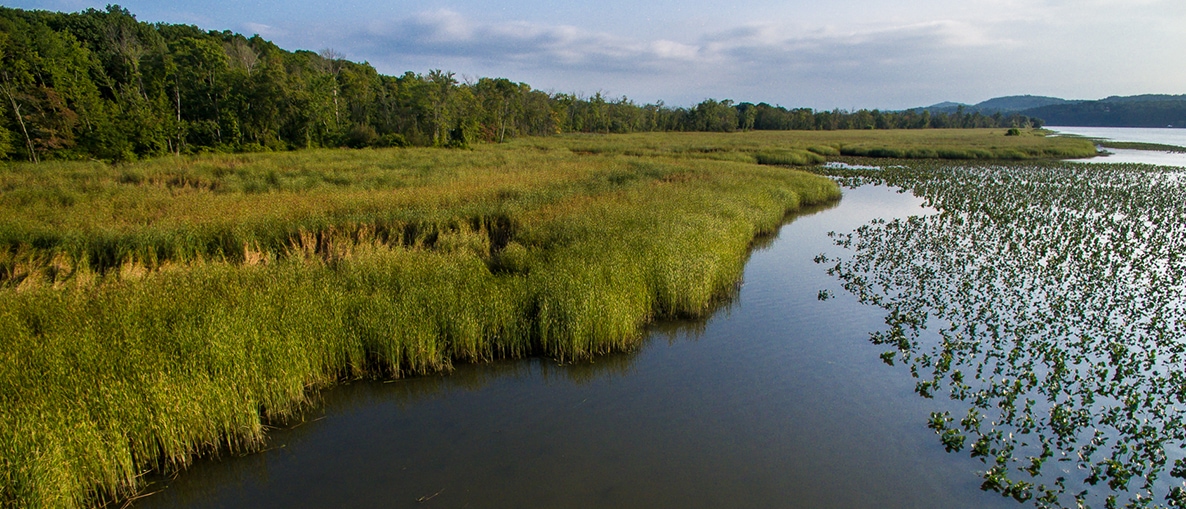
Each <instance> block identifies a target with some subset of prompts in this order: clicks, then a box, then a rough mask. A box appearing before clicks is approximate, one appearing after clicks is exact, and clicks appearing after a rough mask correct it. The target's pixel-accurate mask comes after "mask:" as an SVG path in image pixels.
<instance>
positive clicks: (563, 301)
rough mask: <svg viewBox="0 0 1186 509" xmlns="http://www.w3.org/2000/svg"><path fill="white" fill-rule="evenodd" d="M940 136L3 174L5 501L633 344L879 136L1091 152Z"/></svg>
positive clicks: (763, 137) (618, 143) (358, 155)
mask: <svg viewBox="0 0 1186 509" xmlns="http://www.w3.org/2000/svg"><path fill="white" fill-rule="evenodd" d="M929 135H930V136H932V138H927V137H926V136H921V135H917V134H912V133H911V134H907V133H901V134H892V135H891V134H881V133H875V134H871V133H851V132H843V133H839V132H838V133H794V135H790V134H786V133H747V134H737V135H726V134H715V135H713V134H703V133H689V134H685V135H681V134H651V135H625V136H608V137H607V136H561V137H553V138H543V139H521V140H515V141H513V142H510V143H505V144H498V145H481V146H477V147H475V148H474V149H472V150H452V151H450V150H439V149H383V150H310V151H303V152H295V153H279V154H277V153H272V154H240V155H209V156H202V157H179V158H163V159H157V160H152V161H146V162H141V163H136V164H127V165H116V166H112V165H107V164H103V163H63V162H46V163H43V164H40V165H32V164H13V165H9V166H4V167H3V168H0V503H2V504H3V505H4V506H6V507H83V506H95V505H101V504H103V503H107V502H112V501H118V500H123V499H126V498H128V497H130V496H132V495H134V494H135V492H136V491H137V489H139V487H140V486H142V482H141V477H142V476H143V475H144V474H145V473H146V472H148V471H157V472H170V471H175V470H177V469H180V468H183V467H184V466H185V465H187V464H188V463H189V462H190V461H192V460H193V459H194V458H195V457H197V456H200V455H217V454H220V453H225V452H231V453H237V452H242V451H250V450H253V449H255V448H258V447H259V446H260V444H261V441H262V440H263V439H264V433H265V429H266V426H267V425H268V424H269V423H277V422H283V421H285V420H286V419H289V418H291V417H292V416H294V415H296V414H297V413H299V412H301V410H302V408H303V407H304V406H305V405H307V404H308V402H309V397H310V395H311V394H313V393H314V391H316V390H317V389H318V388H320V387H324V386H327V385H329V384H333V383H335V382H336V381H338V380H342V379H349V378H358V377H403V376H410V375H417V374H425V373H435V372H442V371H448V370H450V369H451V368H452V366H453V365H454V363H458V362H481V361H488V360H491V359H498V358H514V357H523V356H530V355H543V356H549V357H553V358H557V359H560V360H563V361H570V360H581V359H587V358H589V357H590V356H593V355H597V354H601V353H607V352H615V351H624V350H630V349H632V348H634V347H635V346H636V345H637V344H638V342H639V340H640V339H641V333H640V331H641V327H642V326H643V325H644V324H646V323H648V322H650V321H653V320H656V319H662V318H669V317H694V316H700V315H702V314H704V313H706V312H708V311H709V310H710V309H711V308H712V307H713V306H714V305H715V304H717V303H718V302H719V300H720V299H721V298H722V296H724V295H727V294H729V292H731V291H732V290H733V289H734V288H735V285H736V282H737V281H738V278H739V277H740V274H741V271H742V268H743V265H744V263H745V260H746V258H747V256H748V252H749V249H750V247H751V245H752V243H753V242H754V240H755V238H760V237H761V236H762V235H764V234H769V233H771V232H773V231H775V229H776V228H777V227H778V226H779V225H780V224H781V223H782V222H783V221H784V219H785V217H786V214H787V213H788V212H791V211H794V210H797V209H799V208H800V207H802V206H807V205H812V204H820V203H825V202H829V201H834V200H836V199H837V198H838V197H839V194H840V193H839V189H838V187H837V186H836V185H835V184H834V183H833V182H831V181H830V180H828V179H826V178H824V177H819V176H816V175H811V174H808V173H805V172H800V171H796V170H792V169H789V168H786V167H776V166H768V165H770V164H775V165H801V164H812V163H816V162H819V161H822V159H823V158H824V157H825V156H834V155H838V154H842V153H844V151H845V147H849V146H852V145H854V144H857V145H859V144H862V143H864V144H869V145H870V146H872V145H874V144H899V145H900V144H909V143H915V144H927V143H930V142H928V140H931V142H934V143H935V144H938V145H940V146H946V145H958V144H960V143H969V144H972V145H976V144H978V143H980V144H984V143H987V144H990V145H991V144H993V143H1000V144H1002V146H1006V145H1005V144H1006V143H1009V142H1012V141H1015V139H1017V138H1020V139H1021V140H1025V141H1024V143H1032V144H1035V146H1036V145H1041V144H1043V143H1046V144H1052V145H1057V146H1063V145H1064V144H1068V143H1071V144H1072V145H1073V144H1074V143H1088V144H1090V143H1089V142H1083V141H1075V142H1073V143H1072V142H1068V141H1066V140H1046V141H1043V140H1045V139H1044V138H1040V137H1035V136H1031V137H1028V138H1027V137H1025V136H1022V137H1010V138H1005V137H1004V136H1003V135H1002V136H995V133H993V132H989V131H984V132H980V133H979V135H976V134H974V133H972V134H967V133H965V134H962V135H956V134H953V133H949V132H938V131H932V132H930V133H929ZM961 136H966V137H961ZM976 140H979V141H976ZM985 140H988V141H985ZM1068 146H1069V145H1068ZM758 162H762V163H764V164H766V166H763V165H758V164H755V163H758Z"/></svg>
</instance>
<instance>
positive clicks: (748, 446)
mask: <svg viewBox="0 0 1186 509" xmlns="http://www.w3.org/2000/svg"><path fill="white" fill-rule="evenodd" d="M930 212H933V211H930V210H928V209H924V208H923V207H922V202H921V200H919V199H918V198H916V197H914V196H912V195H911V194H909V193H898V192H896V191H894V190H891V189H889V188H886V187H877V186H865V187H861V188H858V189H850V190H846V191H845V196H844V199H843V200H842V201H841V202H840V203H839V204H837V205H833V206H831V207H828V208H823V209H818V210H814V211H809V212H808V213H805V214H803V215H801V216H800V217H798V218H795V219H794V220H793V221H791V222H789V223H788V224H786V225H785V226H784V227H783V228H782V229H781V232H780V233H779V234H778V236H777V237H775V238H773V239H767V240H766V241H765V242H764V243H763V244H762V245H760V246H759V247H758V248H757V249H756V250H755V251H754V253H753V254H752V257H751V259H750V261H749V263H748V265H747V267H746V270H745V276H744V283H743V284H742V285H741V287H740V290H739V292H738V293H737V295H736V296H735V297H734V298H733V299H732V300H731V301H730V302H729V303H728V304H727V305H726V306H725V307H723V308H721V309H719V310H717V311H716V312H715V313H714V314H713V315H712V316H711V317H709V318H708V319H706V320H703V321H699V322H687V321H685V322H668V323H661V324H657V325H655V326H654V327H652V328H651V331H650V333H649V337H648V338H647V340H646V341H645V343H644V344H643V346H642V347H641V348H639V349H638V350H637V351H635V352H632V353H630V354H622V355H613V356H607V357H601V358H598V359H596V360H595V361H593V362H590V363H583V364H575V365H565V366H558V365H556V363H555V362H554V361H551V360H546V359H526V360H517V361H505V362H497V363H493V364H490V365H477V366H460V367H459V368H458V369H456V370H455V372H453V373H452V374H450V375H448V376H434V377H423V378H415V379H409V380H402V381H392V382H387V383H384V382H356V383H352V384H349V385H344V386H340V387H336V388H334V389H332V390H328V391H326V392H324V393H323V395H322V399H321V402H320V404H319V405H318V407H317V409H316V410H314V411H311V412H310V413H309V415H307V421H306V422H305V423H304V424H300V425H298V426H296V427H294V428H292V429H288V430H275V431H273V432H271V433H270V440H269V443H268V446H267V450H266V451H264V452H260V453H255V454H251V455H247V456H244V457H235V458H222V459H221V460H203V461H200V462H198V463H197V464H196V465H194V466H193V467H192V468H190V469H188V470H187V471H185V472H183V473H182V474H181V475H179V476H178V477H177V478H176V479H173V480H158V481H157V482H156V483H155V484H153V485H152V486H151V487H150V488H149V490H148V491H150V492H152V491H158V492H157V493H155V494H153V495H151V496H148V497H145V498H143V499H141V500H140V501H139V502H138V504H137V506H138V507H142V508H156V507H192V508H198V507H327V506H338V507H347V506H348V507H560V506H563V507H837V508H840V507H881V508H907V507H910V508H930V507H934V508H950V507H1017V506H1018V505H1017V503H1016V502H1013V501H1012V500H1008V499H1004V498H1002V497H1001V496H1000V495H998V494H996V493H989V492H984V491H981V490H980V489H979V484H980V482H981V479H980V477H979V476H978V475H977V472H980V471H983V470H985V468H986V467H985V465H984V464H983V463H981V462H980V461H979V460H975V459H972V458H970V457H968V456H967V455H966V454H949V453H946V452H945V451H944V449H943V447H942V446H941V445H940V441H939V440H938V439H937V437H936V436H935V434H934V432H933V431H931V430H929V429H928V428H927V426H926V423H927V419H928V416H929V414H930V412H931V411H934V410H943V409H945V408H947V407H946V406H945V405H949V403H948V402H946V401H944V400H940V399H935V400H926V399H923V398H919V397H918V396H917V395H916V394H915V393H914V390H913V389H914V383H915V381H914V380H913V379H911V378H910V377H909V376H908V375H907V374H906V373H905V372H904V371H903V370H902V369H901V367H900V366H899V367H896V368H895V367H890V366H887V365H885V364H884V363H882V361H881V360H880V359H879V358H878V354H879V353H881V351H882V349H881V348H879V347H876V346H874V345H872V344H871V343H870V342H869V332H870V331H873V330H878V329H883V328H884V327H885V326H884V323H883V316H884V313H883V312H882V310H880V309H878V308H876V307H873V306H865V305H861V304H859V303H858V302H857V301H856V299H855V298H854V297H853V296H851V295H849V294H848V293H847V292H845V291H844V290H842V289H841V287H840V286H839V283H838V282H837V281H836V280H835V279H834V278H832V277H830V276H828V275H826V274H825V273H824V270H823V267H822V266H820V265H818V264H816V263H814V262H813V260H812V259H813V258H814V257H815V256H816V255H817V254H820V253H829V254H838V253H837V251H838V249H839V248H837V247H835V246H833V245H832V243H831V241H830V239H829V238H828V237H827V235H826V234H827V232H828V231H832V230H835V231H850V230H852V229H854V228H856V227H857V226H859V225H861V224H864V223H866V222H868V221H869V220H870V219H872V218H876V217H903V216H908V215H912V214H926V213H930ZM821 290H824V291H827V292H828V293H830V294H832V295H833V296H834V297H833V298H831V299H826V300H820V298H819V296H820V291H821ZM952 409H955V408H954V407H952Z"/></svg>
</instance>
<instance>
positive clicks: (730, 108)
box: [0, 6, 1032, 161]
mask: <svg viewBox="0 0 1186 509" xmlns="http://www.w3.org/2000/svg"><path fill="white" fill-rule="evenodd" d="M0 96H2V97H0V159H4V158H8V159H14V160H29V161H37V160H40V159H102V160H107V161H123V160H133V159H138V158H143V157H146V156H156V155H162V154H166V153H174V154H189V153H199V152H206V151H216V152H259V151H266V150H271V151H275V150H287V149H294V148H313V147H339V146H347V147H355V148H357V147H364V146H374V147H387V146H405V145H418V146H429V145H435V146H465V145H467V144H469V143H471V142H474V141H497V142H502V141H506V140H507V139H510V138H514V137H517V136H525V135H535V136H540V135H549V134H555V133H562V132H589V133H629V132H642V131H717V132H719V131H736V130H751V129H776V130H782V129H808V130H822V129H828V130H831V129H891V128H927V127H1010V126H1029V125H1031V124H1032V121H1031V120H1030V119H1028V118H1025V117H1020V116H1016V115H1014V116H1006V117H1003V116H1000V115H996V116H984V115H980V114H978V113H977V114H963V113H952V114H931V113H923V114H916V113H914V112H880V111H876V110H874V111H866V110H861V111H856V112H846V111H839V110H836V111H820V112H816V111H813V110H811V109H807V108H800V109H793V110H789V109H787V108H783V107H780V106H771V105H768V104H765V103H763V104H758V105H753V104H749V103H742V104H734V103H733V102H732V101H729V100H725V101H717V100H712V99H708V100H705V101H703V102H701V103H700V104H697V105H696V106H694V107H690V108H671V107H667V106H664V105H663V104H662V103H660V104H647V105H638V104H636V103H634V102H632V101H630V100H629V99H627V98H625V97H622V98H607V97H604V96H602V95H601V94H600V93H599V94H595V95H593V96H592V97H579V96H576V95H573V94H563V93H558V94H548V93H545V92H542V91H539V90H535V89H532V88H531V87H530V86H529V85H527V84H525V83H515V82H512V81H510V80H507V79H503V78H498V79H493V78H481V79H478V80H477V81H476V82H459V81H458V80H457V78H456V77H455V75H454V74H453V73H451V72H445V71H440V70H434V71H430V72H428V73H427V74H416V73H413V72H407V73H404V74H403V75H401V76H385V75H381V74H379V73H378V72H377V71H376V70H375V69H374V68H373V67H372V66H370V65H369V64H367V63H355V62H351V61H348V60H345V59H344V58H343V55H341V54H339V53H336V52H334V51H332V50H328V49H327V50H323V51H321V52H319V53H313V52H310V51H295V52H289V51H285V50H283V49H280V48H279V47H277V46H276V45H275V44H272V43H271V42H268V41H266V40H264V39H262V38H260V37H259V36H253V37H244V36H242V35H239V34H234V33H231V32H226V31H224V32H218V31H210V32H206V31H203V30H200V29H199V28H197V27H194V26H187V25H170V24H149V23H143V22H139V21H137V20H136V19H135V18H134V17H133V16H132V15H131V14H130V13H129V12H128V11H126V10H124V9H121V8H119V7H116V6H112V7H109V8H107V9H106V10H103V11H99V10H94V9H91V10H87V11H84V12H80V13H73V14H66V13H54V12H44V11H24V10H19V9H11V8H4V7H0Z"/></svg>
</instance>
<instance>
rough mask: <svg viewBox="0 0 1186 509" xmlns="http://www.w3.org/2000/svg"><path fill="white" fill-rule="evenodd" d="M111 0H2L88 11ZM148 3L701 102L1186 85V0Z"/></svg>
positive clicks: (367, 49)
mask: <svg viewBox="0 0 1186 509" xmlns="http://www.w3.org/2000/svg"><path fill="white" fill-rule="evenodd" d="M107 3H109V2H108V1H92V0H0V5H5V6H8V7H19V8H24V9H46V10H57V11H78V10H82V9H86V8H90V7H95V8H103V7H104V6H105V5H106V4H107ZM119 4H120V5H122V6H123V7H125V8H127V9H128V10H130V11H131V12H132V13H133V14H135V15H136V17H137V19H139V20H140V21H148V22H168V23H185V24H192V25H197V26H199V27H201V28H203V29H207V30H232V31H235V32H240V33H243V34H245V35H248V36H250V35H252V34H259V35H260V36H262V37H264V38H266V39H269V40H271V41H273V42H275V43H276V44H278V45H279V46H280V47H282V48H285V49H287V50H297V49H308V50H313V51H320V50H322V49H327V48H329V49H333V50H335V51H337V52H338V53H341V54H344V55H345V56H346V58H348V59H350V60H354V61H367V62H370V63H371V65H373V66H375V68H376V69H378V70H379V72H381V73H384V74H393V75H394V74H403V73H404V72H405V71H413V72H417V73H425V72H427V71H429V70H430V69H444V70H448V71H453V72H455V73H456V74H457V75H458V77H460V78H462V79H463V80H464V79H470V80H476V79H477V78H478V77H483V76H489V77H505V78H509V79H511V80H513V81H519V82H525V83H528V84H530V85H531V86H533V87H535V88H537V89H540V90H545V91H550V92H564V93H576V94H581V95H584V96H588V95H592V94H594V93H597V92H600V93H602V94H603V95H606V96H608V97H612V98H617V97H622V96H626V97H629V98H630V99H632V100H634V101H635V102H638V103H654V102H657V101H664V102H665V104H667V105H671V106H688V105H692V104H695V103H698V102H700V101H701V100H704V99H708V98H712V99H718V100H723V99H733V100H734V101H737V102H742V101H748V102H754V103H757V102H767V103H771V104H780V105H783V106H787V107H811V108H816V109H833V108H840V109H850V110H851V109H858V108H880V109H902V108H909V107H915V106H926V105H930V104H934V103H938V102H942V101H956V102H964V103H977V102H980V101H983V100H986V99H990V98H992V97H998V96H1005V95H1022V94H1033V95H1049V96H1055V97H1062V98H1067V99H1100V98H1103V97H1107V96H1111V95H1136V94H1146V93H1164V94H1186V1H1184V0H959V1H951V0H916V1H912V2H900V1H898V2H891V1H886V0H830V1H816V0H811V1H808V0H785V1H759V0H734V1H732V2H728V3H725V2H710V1H706V0H599V1H597V2H555V1H545V0H500V1H490V0H424V1H416V2H412V1H404V0H385V1H384V0H362V1H340V0H339V1H337V2H325V1H313V0H283V1H281V0H234V1H225V0H207V1H168V0H123V1H121V2H119Z"/></svg>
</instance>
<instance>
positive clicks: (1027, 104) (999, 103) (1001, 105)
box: [973, 95, 1076, 113]
mask: <svg viewBox="0 0 1186 509" xmlns="http://www.w3.org/2000/svg"><path fill="white" fill-rule="evenodd" d="M1071 102H1076V101H1068V100H1066V99H1059V98H1057V97H1046V96H1041V95H1012V96H1008V97H997V98H994V99H989V100H987V101H984V102H982V103H977V104H976V105H975V106H973V107H974V108H976V110H977V111H980V112H981V113H996V112H998V111H1000V112H1002V113H1008V112H1013V111H1022V110H1028V109H1031V108H1041V107H1043V106H1052V105H1056V104H1067V103H1071Z"/></svg>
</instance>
